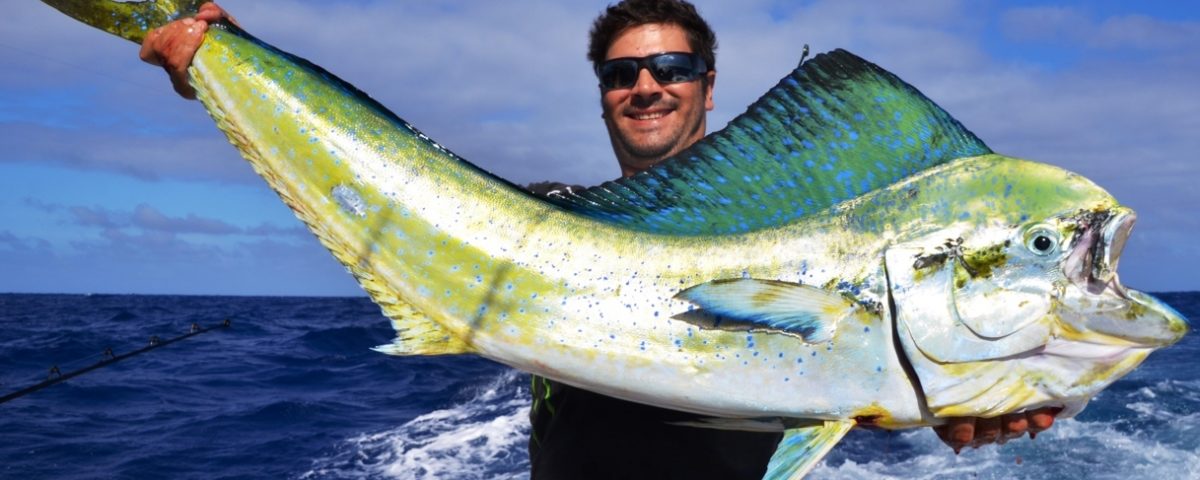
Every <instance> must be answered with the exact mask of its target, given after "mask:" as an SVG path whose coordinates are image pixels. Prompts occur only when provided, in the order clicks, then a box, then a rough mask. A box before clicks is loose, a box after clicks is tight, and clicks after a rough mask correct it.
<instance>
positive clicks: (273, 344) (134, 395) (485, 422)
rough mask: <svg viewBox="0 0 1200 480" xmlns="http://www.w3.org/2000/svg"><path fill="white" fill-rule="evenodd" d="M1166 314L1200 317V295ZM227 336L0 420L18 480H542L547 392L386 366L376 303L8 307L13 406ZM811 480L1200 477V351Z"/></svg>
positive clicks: (237, 300)
mask: <svg viewBox="0 0 1200 480" xmlns="http://www.w3.org/2000/svg"><path fill="white" fill-rule="evenodd" d="M1160 298H1162V299H1164V300H1165V301H1167V302H1168V303H1169V304H1171V305H1172V306H1174V307H1175V308H1176V309H1178V310H1179V311H1180V312H1182V313H1183V314H1184V315H1185V316H1187V317H1188V318H1190V319H1193V321H1195V319H1197V318H1200V293H1167V294H1160ZM225 319H230V320H231V326H230V327H229V328H223V329H215V330H213V331H210V332H207V333H203V334H200V335H196V336H194V337H191V338H189V339H186V340H182V341H179V342H176V343H173V344H169V345H166V346H163V347H161V348H157V349H154V350H152V351H149V352H147V353H144V354H141V355H137V356H134V357H131V358H129V359H127V360H124V361H122V362H119V363H115V364H113V365H110V366H107V367H104V368H100V369H97V370H95V371H92V372H90V373H87V374H85V375H81V376H78V377H75V378H73V379H70V380H69V381H66V382H64V383H61V384H58V385H55V386H51V387H48V388H46V389H44V390H41V391H38V392H36V393H32V394H30V395H28V396H25V397H22V398H18V399H15V400H12V401H10V402H8V403H5V404H0V478H6V479H7V478H12V479H22V480H25V479H37V478H60V479H93V478H198V479H199V478H203V479H217V478H296V479H327V478H328V479H359V478H383V479H386V478H401V479H507V478H511V479H521V478H527V477H528V471H527V470H528V463H527V459H526V450H525V448H526V439H527V435H528V427H527V416H528V413H529V391H528V384H529V377H528V376H527V375H525V374H522V373H519V372H515V371H513V370H511V369H509V368H507V367H504V366H502V365H498V364H496V363H492V362H489V361H487V360H483V359H479V358H476V357H469V356H467V357H430V358H421V357H408V358H401V357H389V356H386V355H383V354H380V353H376V352H374V351H372V350H370V348H371V347H373V346H376V345H380V344H384V343H387V342H389V341H390V339H391V337H392V335H393V333H392V329H391V327H390V325H389V323H388V322H387V321H386V320H385V319H384V318H383V317H382V316H381V314H380V313H379V309H378V307H376V306H375V305H374V304H372V303H371V302H370V301H369V300H367V299H365V298H254V297H199V296H191V297H189V296H124V295H115V296H114V295H89V296H84V295H24V294H7V295H0V395H4V394H7V393H10V392H12V391H16V390H19V389H21V388H23V387H26V386H28V385H32V384H35V383H38V382H40V381H42V380H44V379H45V378H46V377H47V372H48V369H49V368H50V367H51V366H52V365H57V366H58V367H59V369H60V370H61V371H62V372H63V373H67V372H69V371H71V370H72V369H77V368H82V367H86V366H89V365H92V364H95V363H96V362H98V361H101V360H103V359H104V358H105V356H104V354H103V352H104V351H105V349H106V348H111V349H112V350H113V354H114V355H121V354H124V353H128V352H132V351H134V350H137V349H139V348H141V347H143V346H145V345H146V344H147V341H148V339H149V338H150V337H151V336H158V337H160V338H161V339H164V340H165V339H169V338H172V337H176V336H179V335H182V334H185V333H187V332H188V331H189V328H190V326H191V325H192V324H193V323H195V324H197V325H199V326H200V327H209V326H214V325H219V324H220V323H221V322H222V321H223V320H225ZM613 461H619V459H613ZM811 477H812V478H822V479H877V478H922V479H940V478H947V479H949V478H955V479H957V478H979V479H992V478H994V479H1060V478H1080V479H1089V480H1097V479H1128V478H1150V479H1156V480H1158V479H1162V480H1165V479H1178V478H1191V479H1197V478H1200V338H1198V335H1197V333H1196V332H1195V331H1194V330H1193V331H1192V333H1190V334H1189V335H1188V336H1187V337H1186V338H1184V340H1183V341H1182V342H1180V343H1179V344H1177V345H1175V346H1174V347H1171V348H1169V349H1166V350H1162V351H1159V352H1157V353H1155V354H1153V355H1151V356H1150V358H1149V360H1147V361H1146V363H1145V364H1143V365H1142V366H1141V367H1140V368H1139V369H1138V370H1136V371H1134V372H1133V373H1132V374H1130V375H1128V376H1126V377H1125V378H1124V379H1122V380H1120V381H1119V382H1117V383H1115V384H1113V385H1112V386H1111V387H1109V388H1108V389H1107V390H1105V391H1104V392H1102V393H1101V394H1100V395H1099V396H1098V397H1096V398H1095V399H1094V400H1093V401H1092V403H1091V405H1090V406H1089V407H1088V408H1087V409H1086V410H1085V411H1084V412H1083V413H1081V414H1080V415H1079V416H1078V417H1076V418H1075V419H1071V420H1064V421H1060V422H1059V423H1057V424H1056V425H1055V426H1054V428H1053V429H1051V430H1050V431H1048V432H1046V433H1044V434H1042V435H1040V436H1038V438H1037V440H1036V441H1030V440H1029V439H1028V438H1024V439H1021V440H1018V441H1013V442H1010V443H1008V444H1006V445H1003V446H999V447H996V446H990V447H986V448H982V449H978V450H966V451H964V452H963V453H962V454H961V455H955V454H954V453H953V452H952V451H951V450H950V449H949V448H947V447H945V446H944V445H942V444H941V442H939V441H938V440H937V438H936V437H935V436H934V435H933V433H932V431H931V430H929V429H919V430H909V431H903V432H899V433H889V432H872V431H863V430H855V431H853V432H851V434H850V435H849V436H848V437H847V439H846V440H844V441H843V442H842V443H841V444H839V445H838V446H837V447H836V448H835V449H834V450H833V452H832V453H831V454H830V455H829V456H828V457H826V460H825V462H824V464H823V465H821V466H820V467H818V468H817V470H815V472H814V473H813V475H812V476H811Z"/></svg>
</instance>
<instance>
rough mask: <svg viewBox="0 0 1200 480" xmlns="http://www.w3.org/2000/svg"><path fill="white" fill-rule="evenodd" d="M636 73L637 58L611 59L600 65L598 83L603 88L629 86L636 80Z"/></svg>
mask: <svg viewBox="0 0 1200 480" xmlns="http://www.w3.org/2000/svg"><path fill="white" fill-rule="evenodd" d="M637 74H638V62H637V60H632V59H621V60H611V61H608V62H605V63H604V65H602V66H601V67H600V85H602V86H604V88H629V87H632V86H633V84H634V83H636V82H637Z"/></svg>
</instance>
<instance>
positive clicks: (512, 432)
mask: <svg viewBox="0 0 1200 480" xmlns="http://www.w3.org/2000/svg"><path fill="white" fill-rule="evenodd" d="M520 378H524V377H523V376H522V375H520V374H519V373H517V372H515V371H510V372H506V373H505V374H503V375H501V376H500V377H499V378H497V379H495V380H494V381H492V382H491V383H490V384H488V385H485V386H482V387H479V388H478V389H477V390H476V391H475V392H474V394H473V395H472V396H471V398H470V399H468V400H466V401H463V402H460V403H458V404H456V405H453V406H451V407H449V408H446V409H442V410H435V411H432V412H429V413H426V414H424V415H421V416H419V417H417V418H414V419H412V420H411V421H409V422H407V423H405V424H403V425H401V426H399V427H396V428H393V429H389V430H385V431H382V432H377V433H368V434H363V435H360V436H358V437H355V438H351V439H349V440H347V441H346V444H345V445H344V448H342V449H341V450H342V451H341V452H340V453H339V454H337V455H335V456H333V457H329V458H323V459H318V460H316V461H314V462H313V465H314V466H313V468H312V469H311V470H310V471H308V472H306V473H305V474H304V475H302V476H301V478H395V479H406V480H408V479H411V480H437V479H447V480H448V479H455V480H458V479H463V480H474V479H481V480H482V479H489V480H490V479H513V480H516V479H527V478H529V463H528V458H527V450H526V445H527V442H528V439H529V402H530V400H529V393H528V391H527V390H526V389H522V388H521V387H520V386H519V385H518V384H519V383H520V382H519V379H520Z"/></svg>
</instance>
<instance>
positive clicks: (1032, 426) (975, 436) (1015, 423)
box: [933, 407, 1062, 453]
mask: <svg viewBox="0 0 1200 480" xmlns="http://www.w3.org/2000/svg"><path fill="white" fill-rule="evenodd" d="M1061 411H1062V409H1061V408H1057V407H1045V408H1039V409H1037V410H1032V411H1029V412H1025V413H1012V414H1008V415H1004V416H1000V417H995V418H977V417H959V418H951V419H947V421H946V423H945V424H944V425H940V426H937V427H933V430H934V431H935V432H937V436H938V438H940V439H942V442H944V443H945V444H946V445H947V446H949V447H950V448H953V449H954V453H958V452H960V451H961V450H962V449H963V447H968V446H969V447H972V448H979V447H981V446H984V445H987V444H989V443H997V444H1004V443H1005V442H1007V441H1009V440H1013V439H1016V438H1021V436H1023V435H1025V432H1029V438H1034V437H1037V434H1038V433H1040V432H1042V431H1045V430H1046V429H1048V428H1050V426H1051V425H1053V424H1054V416H1055V415H1058V412H1061Z"/></svg>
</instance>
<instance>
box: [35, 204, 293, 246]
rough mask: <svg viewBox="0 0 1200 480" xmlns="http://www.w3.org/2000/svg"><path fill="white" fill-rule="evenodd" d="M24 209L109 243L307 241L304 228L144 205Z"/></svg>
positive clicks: (56, 205) (50, 206)
mask: <svg viewBox="0 0 1200 480" xmlns="http://www.w3.org/2000/svg"><path fill="white" fill-rule="evenodd" d="M23 203H24V204H25V205H26V206H29V207H31V208H34V209H36V210H40V211H43V212H47V213H60V212H66V213H67V214H68V215H69V223H70V224H71V225H75V226H80V227H88V228H98V229H100V230H101V231H102V232H103V235H105V236H107V237H108V238H110V239H112V240H122V241H125V240H130V239H131V238H133V237H130V236H129V234H128V233H125V232H124V231H125V230H129V231H134V230H136V231H140V232H141V235H144V237H141V238H143V239H145V240H148V241H151V242H152V243H161V242H163V241H166V240H168V238H167V237H166V236H172V237H173V236H174V235H204V236H211V237H223V236H245V237H283V238H286V237H298V238H309V237H310V235H309V234H308V231H307V230H306V229H304V228H303V227H297V226H290V227H280V226H278V225H275V224H272V223H268V222H262V223H259V224H258V225H255V226H252V227H241V226H237V225H233V224H231V223H229V222H226V221H224V220H220V219H215V218H208V217H204V216H201V215H196V214H194V213H188V214H186V215H183V216H171V215H167V214H165V213H163V212H162V211H160V210H159V209H157V208H155V207H153V206H151V205H149V204H145V203H141V204H138V205H137V206H135V207H134V208H133V210H132V211H120V210H111V209H107V208H103V207H88V206H82V205H59V204H55V203H49V202H45V201H42V200H38V199H35V198H25V199H23Z"/></svg>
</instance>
